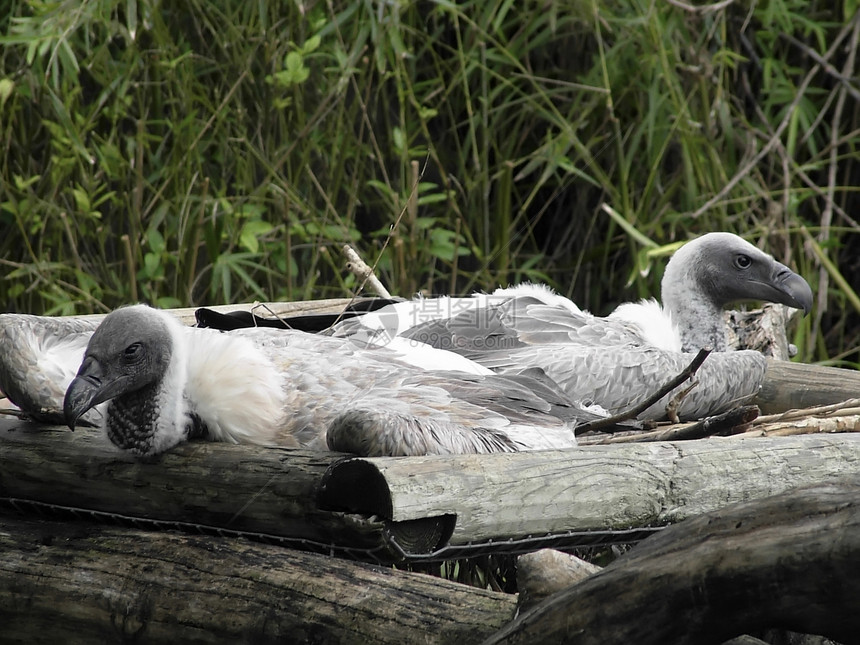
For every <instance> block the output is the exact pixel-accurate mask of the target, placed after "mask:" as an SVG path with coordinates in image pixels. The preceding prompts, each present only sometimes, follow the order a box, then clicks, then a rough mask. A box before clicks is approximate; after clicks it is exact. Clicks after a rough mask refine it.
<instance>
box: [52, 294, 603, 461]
mask: <svg viewBox="0 0 860 645" xmlns="http://www.w3.org/2000/svg"><path fill="white" fill-rule="evenodd" d="M460 360H462V359H460ZM102 402H107V407H106V410H105V420H104V426H105V428H106V431H107V435H108V437H109V438H110V440H111V441H112V442H113V443H114V444H116V445H117V446H119V447H120V448H123V449H125V450H129V451H131V452H133V453H135V454H137V455H142V456H149V455H154V454H158V453H160V452H163V451H165V450H168V449H170V448H171V447H173V446H175V445H177V444H178V443H180V442H182V441H185V440H186V439H188V438H191V437H198V436H200V437H205V438H209V439H213V440H221V441H232V442H253V443H262V444H277V445H285V446H291V445H292V446H302V447H307V448H316V449H325V448H326V447H328V448H329V449H331V450H338V451H348V452H354V453H357V454H362V455H418V454H447V453H470V452H499V451H517V450H531V449H539V448H563V447H571V446H574V445H575V439H574V435H573V427H574V426H575V424H576V422H577V421H578V420H590V419H593V418H595V416H594V415H590V414H588V413H587V412H585V411H584V410H582V409H581V408H580V407H578V406H576V405H574V404H573V403H572V402H571V401H570V400H569V399H568V398H567V397H566V396H565V395H564V394H563V393H561V392H560V391H559V390H558V388H557V387H556V386H555V384H553V383H551V382H549V381H544V380H541V379H540V378H536V377H534V376H532V375H529V374H528V373H526V374H522V375H515V376H512V377H505V376H499V375H496V374H490V375H480V374H469V373H466V372H462V371H451V372H440V371H428V370H424V369H418V368H415V367H413V366H411V365H409V364H408V363H406V362H404V361H403V360H402V356H401V355H400V353H399V352H398V351H397V350H394V349H388V348H381V349H364V348H362V347H360V346H359V344H357V343H355V342H353V341H350V340H348V339H340V338H331V337H326V336H319V335H312V334H307V333H304V332H297V331H288V330H283V331H282V330H270V329H260V328H255V329H245V330H237V331H233V332H229V333H221V332H217V331H214V330H210V329H196V328H191V327H186V326H184V325H182V324H181V323H180V322H179V321H178V320H176V319H175V318H173V317H172V316H171V315H170V314H168V313H166V312H163V311H160V310H156V309H152V308H149V307H146V306H144V305H135V306H130V307H124V308H121V309H118V310H116V311H114V312H112V313H111V314H109V315H108V316H107V317H105V318H104V320H103V321H102V323H101V325H99V327H98V328H97V329H96V330H95V332H94V333H93V334H92V337H91V338H90V341H89V344H88V345H87V349H86V353H85V355H84V357H83V361H82V363H81V365H80V369H79V370H78V373H77V375H76V376H75V378H74V380H72V382H71V384H70V385H69V387H68V390H67V392H66V394H65V399H64V403H63V409H64V413H65V418H66V421H67V423H68V425H69V426H70V427H71V428H73V429H74V427H75V425H76V424H77V422H78V419H79V418H80V417H81V415H82V414H84V413H86V411H87V410H89V409H91V408H92V407H93V406H95V405H97V404H99V403H102Z"/></svg>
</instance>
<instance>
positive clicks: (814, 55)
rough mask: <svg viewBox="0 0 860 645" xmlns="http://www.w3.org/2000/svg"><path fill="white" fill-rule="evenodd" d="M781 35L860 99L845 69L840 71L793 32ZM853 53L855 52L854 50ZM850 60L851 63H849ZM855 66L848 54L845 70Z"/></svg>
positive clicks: (859, 93)
mask: <svg viewBox="0 0 860 645" xmlns="http://www.w3.org/2000/svg"><path fill="white" fill-rule="evenodd" d="M780 36H782V37H783V38H785V39H786V40H788V41H789V42H790V43H791V44H792V45H794V46H795V47H797V48H798V49H801V50H803V53H804V54H806V55H807V56H809V57H810V58H811V59H812V60H814V61H815V62H816V63H818V64H819V65H821V66H822V67H823V68H824V71H825V72H827V73H828V74H830V75H831V76H832V77H833V78H835V79H836V80H837V81H839V82H840V83H841V84H842V87H843V88H844V89H845V91H846V92H848V93H849V94H850V95H851V96H852V97H853V98H854V100H856V101H860V90H858V89H857V88H856V87H854V86H853V85H852V84H851V80H852V79H851V77H850V76H848V75H847V74H846V73H845V71H843V72H840V71H839V70H838V69H836V68H835V67H833V65H831V64H830V63H829V62H828V61H826V60H824V59H823V58H822V57H821V54H819V53H818V52H817V51H815V50H814V49H812V47H810V46H809V45H807V44H806V43H803V42H801V41H799V40H798V39H797V38H795V37H794V36H792V35H791V34H786V33H781V34H780ZM852 53H853V52H852ZM849 62H850V63H851V65H849ZM852 67H853V61H852V60H851V55H849V56H848V60H846V62H845V70H846V71H847V70H850V69H851V68H852Z"/></svg>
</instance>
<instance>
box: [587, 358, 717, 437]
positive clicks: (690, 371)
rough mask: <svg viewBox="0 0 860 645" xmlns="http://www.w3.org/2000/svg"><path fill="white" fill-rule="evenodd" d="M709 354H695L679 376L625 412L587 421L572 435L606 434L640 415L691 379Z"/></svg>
mask: <svg viewBox="0 0 860 645" xmlns="http://www.w3.org/2000/svg"><path fill="white" fill-rule="evenodd" d="M710 353H711V350H710V349H700V350H699V353H698V354H696V356H695V358H693V360H692V361H690V364H689V365H687V367H685V368H684V370H683V371H682V372H681V373H680V374H678V375H677V376H675V377H674V378H672V379H671V380H670V381H669V382H667V383H666V384H665V385H663V386H662V387H661V388H660V389H659V390H657V391H656V392H654V393H653V394H651V395H650V396H649V397H648V398H646V399H645V400H643V401H641V402H639V403H637V404H636V405H634V406H633V407H632V408H630V409H628V410H625V411H624V412H622V413H621V414H616V415H613V416H611V417H606V418H605V419H599V420H597V421H588V422H587V423H583V424H580V425H578V426H577V427H576V429H575V430H574V434H576V435H580V434H582V433H584V432H589V431H594V430H602V431H604V432H606V431H609V430H608V429H609V428H611V427H612V426H615V425H616V424H619V423H621V422H622V421H627V420H629V419H633V418H635V417H637V416H638V415H639V414H640V413H642V412H644V411H645V410H647V409H648V408H650V407H651V406H652V405H654V404H655V403H657V401H659V400H660V399H662V398H663V397H664V396H666V395H667V394H669V392H671V391H672V390H674V389H675V388H676V387H678V386H679V385H681V384H682V383H683V382H684V381H686V380H687V379H688V378H691V377H692V376H693V375H694V374H695V373H696V370H698V369H699V368H700V367H701V366H702V363H704V362H705V359H706V358H707V357H708V354H710Z"/></svg>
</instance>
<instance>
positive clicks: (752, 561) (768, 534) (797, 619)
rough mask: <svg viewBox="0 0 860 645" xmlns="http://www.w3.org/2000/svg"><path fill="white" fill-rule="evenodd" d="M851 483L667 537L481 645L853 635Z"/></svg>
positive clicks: (705, 519) (859, 568)
mask: <svg viewBox="0 0 860 645" xmlns="http://www.w3.org/2000/svg"><path fill="white" fill-rule="evenodd" d="M858 597H860V478H852V479H851V480H847V481H845V482H843V483H841V484H828V485H822V486H817V487H811V488H807V489H803V490H794V491H790V492H788V493H784V494H782V495H778V496H774V497H770V498H767V499H761V500H757V501H754V502H744V503H740V504H736V505H733V506H731V507H727V508H724V509H722V510H720V511H716V512H712V513H708V514H706V515H703V516H700V517H697V518H693V519H690V520H687V521H685V522H682V523H681V524H678V525H676V526H673V527H670V528H668V529H666V530H665V531H663V532H662V533H660V534H659V535H656V536H654V537H652V538H650V539H648V540H646V541H644V542H642V543H641V544H640V545H639V546H638V547H636V548H635V549H633V550H632V551H630V552H629V553H628V554H627V555H625V556H624V557H622V558H620V559H618V560H616V561H615V562H614V563H612V564H610V565H609V566H607V567H606V568H605V569H603V570H602V571H600V572H598V573H596V574H594V575H593V576H591V577H589V578H587V579H586V580H584V581H583V582H581V583H579V584H577V585H574V586H573V587H570V588H569V589H567V590H565V591H562V592H559V593H557V594H555V595H553V596H550V597H549V598H548V599H546V600H545V601H543V602H542V603H540V604H539V605H537V606H536V607H535V608H534V609H532V610H531V611H528V612H526V613H525V614H522V615H520V616H519V617H518V618H517V619H516V620H514V621H513V622H512V623H511V624H510V625H508V626H506V627H505V628H504V629H502V630H501V631H500V632H499V633H497V634H495V635H494V636H493V637H492V638H490V639H488V640H487V641H486V643H488V644H490V643H562V642H564V643H576V644H578V645H587V644H590V643H595V644H596V643H601V644H602V643H637V644H639V645H651V644H652V643H653V644H655V645H656V644H658V643H659V644H660V645H666V644H675V645H684V644H689V645H708V644H710V643H721V642H723V641H725V640H726V639H728V638H732V637H734V636H738V635H741V634H745V633H749V632H752V631H757V630H761V629H766V628H771V627H777V628H781V629H790V630H793V631H798V632H803V633H812V634H822V635H825V636H827V637H830V638H834V639H836V640H838V641H840V642H844V643H854V642H857V635H858V634H860V612H858V611H857V598H858Z"/></svg>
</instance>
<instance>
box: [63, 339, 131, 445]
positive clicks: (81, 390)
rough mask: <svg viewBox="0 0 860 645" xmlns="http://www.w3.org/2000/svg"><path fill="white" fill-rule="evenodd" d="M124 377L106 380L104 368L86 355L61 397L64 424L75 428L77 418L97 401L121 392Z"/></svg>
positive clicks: (107, 398)
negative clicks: (64, 394)
mask: <svg viewBox="0 0 860 645" xmlns="http://www.w3.org/2000/svg"><path fill="white" fill-rule="evenodd" d="M125 380H126V379H124V378H119V379H116V380H106V379H105V373H104V368H103V367H102V365H101V363H100V362H99V361H98V360H96V359H95V358H93V357H92V356H86V357H85V358H84V362H83V363H82V364H81V368H80V369H79V370H78V374H77V376H75V378H74V379H73V380H72V382H71V383H69V387H68V389H67V390H66V397H65V399H63V416H65V419H66V425H68V426H69V428H71V429H72V430H74V429H75V424H77V422H78V419H80V418H81V416H83V415H84V413H86V412H87V410H90V409H91V408H93V407H95V406H96V405H98V404H99V403H102V402H103V401H107V400H109V399H112V398H114V397H115V396H117V395H119V394H122V392H123V391H124V385H125Z"/></svg>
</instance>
